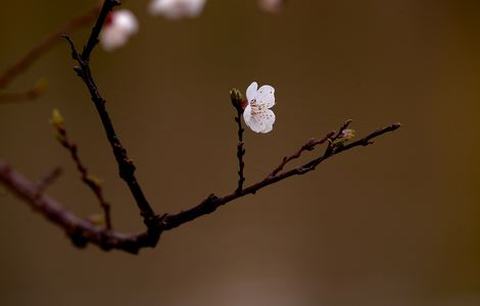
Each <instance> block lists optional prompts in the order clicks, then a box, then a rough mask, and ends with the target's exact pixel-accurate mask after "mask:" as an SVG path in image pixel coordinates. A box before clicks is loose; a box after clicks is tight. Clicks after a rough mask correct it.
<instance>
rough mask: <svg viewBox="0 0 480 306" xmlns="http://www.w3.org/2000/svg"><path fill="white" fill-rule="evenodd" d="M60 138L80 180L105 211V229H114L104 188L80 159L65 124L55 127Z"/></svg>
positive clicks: (76, 147)
mask: <svg viewBox="0 0 480 306" xmlns="http://www.w3.org/2000/svg"><path fill="white" fill-rule="evenodd" d="M54 127H55V129H56V131H57V133H58V136H57V139H58V141H59V142H60V144H61V145H62V146H63V147H64V148H65V149H67V150H68V152H69V153H70V156H71V157H72V160H73V162H74V163H75V166H76V167H77V170H78V172H79V173H80V178H81V179H82V182H84V183H85V185H87V187H88V188H90V190H91V191H92V192H93V194H94V195H95V197H96V198H97V200H98V202H99V204H100V207H101V208H102V210H103V215H104V219H105V228H106V229H107V230H111V229H112V218H111V214H110V210H111V208H110V204H109V203H108V202H107V201H106V200H105V197H104V195H103V188H102V186H101V184H100V182H99V181H98V179H95V178H94V177H93V176H92V175H91V174H90V173H89V172H88V169H87V167H86V166H85V165H84V163H83V162H82V160H81V159H80V156H79V154H78V146H77V145H76V144H75V143H73V142H72V141H71V140H70V138H69V136H68V133H67V130H66V129H65V127H64V126H63V124H55V125H54Z"/></svg>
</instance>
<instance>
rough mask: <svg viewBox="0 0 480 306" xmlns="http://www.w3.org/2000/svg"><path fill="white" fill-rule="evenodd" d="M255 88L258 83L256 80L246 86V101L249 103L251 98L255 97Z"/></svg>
mask: <svg viewBox="0 0 480 306" xmlns="http://www.w3.org/2000/svg"><path fill="white" fill-rule="evenodd" d="M257 88H258V83H257V82H252V84H250V86H248V88H247V101H248V103H250V102H251V101H252V100H254V99H256V98H257Z"/></svg>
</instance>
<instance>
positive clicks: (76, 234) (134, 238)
mask: <svg viewBox="0 0 480 306" xmlns="http://www.w3.org/2000/svg"><path fill="white" fill-rule="evenodd" d="M398 128H400V124H392V125H389V126H387V127H384V128H381V129H378V130H376V131H374V132H372V133H370V134H369V135H367V136H366V137H364V138H362V139H359V140H357V141H354V142H351V143H348V144H341V145H338V146H335V147H334V149H333V150H331V151H330V152H327V151H326V152H325V153H323V154H322V155H321V156H318V157H317V158H315V159H312V160H310V161H308V162H306V163H304V164H303V165H301V166H299V167H296V168H294V169H291V170H288V171H284V172H278V173H277V174H275V175H273V176H272V175H268V176H267V177H266V178H265V179H263V180H261V181H259V182H257V183H255V184H252V185H250V186H248V187H246V188H244V189H242V191H241V192H237V191H234V192H232V193H231V194H228V195H225V196H222V197H217V196H215V195H214V194H211V195H210V196H208V197H207V198H206V199H205V200H203V201H202V202H201V203H200V204H198V205H196V206H194V207H192V208H190V209H188V210H184V211H181V212H178V213H176V214H166V215H163V216H162V217H159V218H157V219H156V221H157V222H156V223H153V224H152V225H151V226H153V227H154V228H155V232H156V233H157V234H158V236H155V235H152V234H151V231H152V229H151V228H149V229H148V230H147V231H146V232H143V233H140V234H123V233H119V232H115V231H108V230H105V229H100V228H97V227H95V226H93V225H92V224H91V223H90V222H88V221H86V220H84V219H81V218H79V217H77V216H75V215H73V214H72V213H70V212H69V211H67V210H65V209H64V208H63V207H62V205H60V204H59V203H58V202H56V201H55V200H54V199H53V198H50V197H48V196H46V195H43V194H40V196H39V193H38V186H37V185H36V184H34V183H32V182H30V181H29V180H27V179H26V178H25V177H23V176H22V175H21V174H20V173H18V172H16V171H14V170H13V169H11V168H10V167H9V166H8V165H7V164H6V163H5V162H3V161H0V182H1V183H3V184H4V185H5V186H6V187H7V189H9V190H10V191H11V192H12V193H14V194H16V195H17V196H18V197H19V198H20V199H22V200H24V201H25V202H27V203H28V204H29V205H30V206H31V207H33V208H34V209H36V210H37V211H39V212H40V213H41V214H43V215H44V216H45V217H46V218H48V219H49V220H50V221H52V222H53V223H55V224H57V225H58V226H60V227H61V228H63V229H64V231H65V232H66V233H67V235H68V236H69V237H70V238H71V240H72V241H73V242H74V243H75V245H76V246H78V247H84V246H86V245H87V244H88V243H89V242H90V243H92V244H95V245H98V246H99V247H101V248H102V249H104V250H111V249H119V250H123V251H126V252H129V253H133V254H136V253H137V252H138V251H139V250H140V249H142V248H146V247H155V246H156V244H157V242H158V239H159V237H160V234H161V233H162V232H164V231H168V230H172V229H174V228H176V227H179V226H181V225H183V224H186V223H188V222H191V221H193V220H195V219H197V218H199V217H201V216H204V215H207V214H210V213H212V212H214V211H216V210H217V209H218V208H219V207H221V206H224V205H226V204H228V203H230V202H232V201H234V200H236V199H238V198H241V197H244V196H246V195H249V194H255V193H256V192H257V191H259V190H261V189H263V188H265V187H267V186H270V185H272V184H274V183H277V182H280V181H282V180H284V179H286V178H289V177H292V176H296V175H303V174H306V173H308V172H310V171H313V170H315V168H316V167H317V166H318V165H319V164H320V163H322V162H323V161H325V160H327V159H329V158H331V157H333V156H336V155H338V154H340V153H342V152H345V151H348V150H351V149H353V148H356V147H361V146H367V145H370V144H372V143H373V139H375V138H377V137H379V136H382V135H384V134H386V133H390V132H393V131H395V130H397V129H398ZM340 130H341V129H340ZM329 135H331V133H329V134H328V135H327V136H329ZM300 150H301V149H300ZM282 163H283V161H282ZM276 169H278V167H276Z"/></svg>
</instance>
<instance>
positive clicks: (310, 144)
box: [269, 132, 335, 177]
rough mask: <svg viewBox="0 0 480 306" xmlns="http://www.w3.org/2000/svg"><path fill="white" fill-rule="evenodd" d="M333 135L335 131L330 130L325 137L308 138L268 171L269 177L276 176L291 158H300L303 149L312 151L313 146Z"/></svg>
mask: <svg viewBox="0 0 480 306" xmlns="http://www.w3.org/2000/svg"><path fill="white" fill-rule="evenodd" d="M333 135H335V132H330V133H328V134H327V135H326V136H325V137H323V138H322V139H310V140H309V141H308V142H306V143H305V144H304V145H303V146H301V147H300V149H298V151H297V152H295V153H294V154H292V155H290V156H285V157H284V158H283V159H282V161H281V163H280V165H278V166H277V167H276V168H275V169H274V170H273V171H272V173H270V175H269V177H273V176H276V175H277V174H278V173H280V171H282V170H283V168H284V167H285V166H286V165H287V164H288V163H289V162H291V161H292V160H294V159H298V158H300V156H302V154H303V153H304V152H305V151H313V150H315V147H316V146H318V145H321V144H323V143H325V142H326V141H327V140H329V139H331V138H332V137H333Z"/></svg>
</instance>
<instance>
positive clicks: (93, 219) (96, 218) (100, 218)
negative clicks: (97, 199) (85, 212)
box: [87, 214, 105, 226]
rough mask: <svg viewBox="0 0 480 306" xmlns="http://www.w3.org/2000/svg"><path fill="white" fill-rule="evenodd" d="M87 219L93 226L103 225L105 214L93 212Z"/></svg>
mask: <svg viewBox="0 0 480 306" xmlns="http://www.w3.org/2000/svg"><path fill="white" fill-rule="evenodd" d="M87 220H88V221H89V222H90V223H92V224H93V225H95V226H102V225H105V216H104V215H103V214H93V215H90V216H88V217H87Z"/></svg>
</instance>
